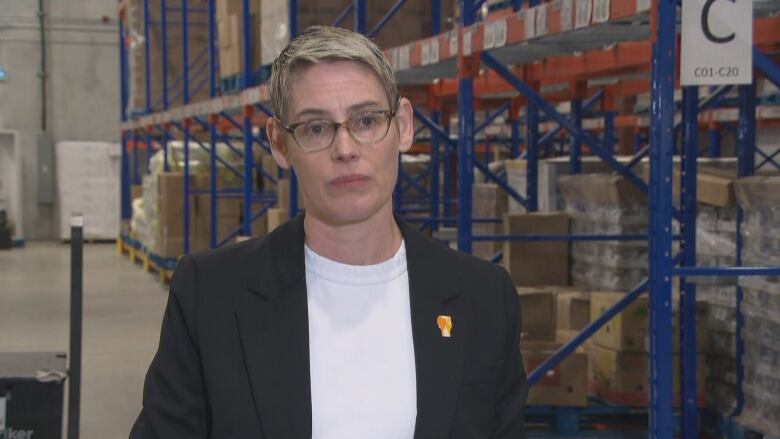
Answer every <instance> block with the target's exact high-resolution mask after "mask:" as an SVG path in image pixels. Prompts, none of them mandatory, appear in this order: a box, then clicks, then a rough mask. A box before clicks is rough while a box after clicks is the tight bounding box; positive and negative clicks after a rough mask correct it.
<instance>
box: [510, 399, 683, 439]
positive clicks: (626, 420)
mask: <svg viewBox="0 0 780 439" xmlns="http://www.w3.org/2000/svg"><path fill="white" fill-rule="evenodd" d="M675 417H676V418H677V419H679V416H675ZM647 420H648V412H647V408H645V407H623V406H613V405H609V404H607V403H605V402H603V401H601V400H599V399H596V398H590V399H589V401H588V406H587V407H548V406H529V407H526V408H525V424H526V433H527V436H528V437H529V438H532V437H577V438H581V437H620V438H633V437H637V438H639V437H642V438H646V437H647ZM676 424H679V422H676Z"/></svg>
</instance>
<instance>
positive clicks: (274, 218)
mask: <svg viewBox="0 0 780 439" xmlns="http://www.w3.org/2000/svg"><path fill="white" fill-rule="evenodd" d="M267 216H268V233H271V232H273V231H274V229H276V228H277V227H279V226H280V225H282V224H284V223H285V222H287V220H288V219H290V211H289V210H287V209H279V208H276V207H273V208H271V209H268V213H267Z"/></svg>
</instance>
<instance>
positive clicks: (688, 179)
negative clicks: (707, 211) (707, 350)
mask: <svg viewBox="0 0 780 439" xmlns="http://www.w3.org/2000/svg"><path fill="white" fill-rule="evenodd" d="M698 104H699V88H698V87H683V121H682V129H683V142H682V163H681V167H682V170H683V173H682V178H681V180H680V183H681V186H682V187H681V188H680V194H681V196H680V211H681V213H682V222H681V223H680V231H681V233H682V236H683V241H682V247H681V250H682V252H683V259H682V265H683V266H686V267H693V266H695V265H696V173H697V169H696V166H697V159H698V152H699V151H698V150H699V137H698V134H699V109H698ZM680 291H681V292H682V294H681V296H680V307H679V309H680V311H679V314H680V331H681V334H680V360H681V362H680V371H681V372H680V378H681V385H680V389H681V392H680V394H681V405H682V419H681V422H682V426H681V433H682V435H681V437H682V439H697V438H698V437H699V411H698V407H697V402H698V399H697V394H698V389H697V386H696V374H697V370H698V368H697V364H696V361H697V360H696V354H697V346H696V317H697V316H696V284H695V283H693V282H689V281H688V279H687V278H685V277H682V278H680Z"/></svg>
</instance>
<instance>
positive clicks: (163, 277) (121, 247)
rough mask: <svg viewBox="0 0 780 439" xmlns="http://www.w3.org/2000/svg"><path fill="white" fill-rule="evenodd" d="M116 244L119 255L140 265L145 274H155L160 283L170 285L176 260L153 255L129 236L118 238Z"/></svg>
mask: <svg viewBox="0 0 780 439" xmlns="http://www.w3.org/2000/svg"><path fill="white" fill-rule="evenodd" d="M116 243H117V252H118V253H119V254H120V255H124V254H127V255H128V257H129V259H130V261H131V262H132V263H133V264H137V265H140V266H141V267H142V268H143V270H144V271H145V272H147V273H153V274H156V275H157V276H158V278H159V279H160V282H161V283H163V284H166V285H168V284H170V282H171V278H172V276H173V270H174V268H176V261H177V258H166V257H162V256H159V255H155V254H154V253H152V252H150V251H149V250H148V248H146V247H145V246H144V245H143V244H141V243H140V242H139V241H137V240H135V239H132V238H130V237H129V236H120V237H119V238H117V240H116Z"/></svg>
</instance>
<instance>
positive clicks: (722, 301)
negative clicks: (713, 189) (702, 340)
mask: <svg viewBox="0 0 780 439" xmlns="http://www.w3.org/2000/svg"><path fill="white" fill-rule="evenodd" d="M697 210H698V212H697V217H696V260H697V264H698V265H701V266H733V265H735V263H736V254H737V244H736V236H737V223H736V218H737V209H736V207H735V206H733V205H731V206H715V205H711V204H706V203H702V202H700V203H699V205H698V208H697ZM691 280H692V281H695V282H696V284H697V285H696V297H697V300H701V301H704V302H706V303H707V304H708V307H707V309H708V312H707V317H706V319H705V321H706V331H707V337H708V341H709V347H710V351H709V353H708V355H707V371H706V372H707V373H706V395H707V406H708V407H709V408H710V409H712V410H714V411H716V412H719V413H722V414H729V413H731V412H732V411H733V409H734V407H735V404H736V389H737V379H736V372H735V369H736V360H735V358H736V342H735V330H736V327H735V322H736V308H735V307H736V303H737V302H736V300H737V287H736V285H735V283H734V282H735V278H730V277H704V278H695V279H691Z"/></svg>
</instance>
